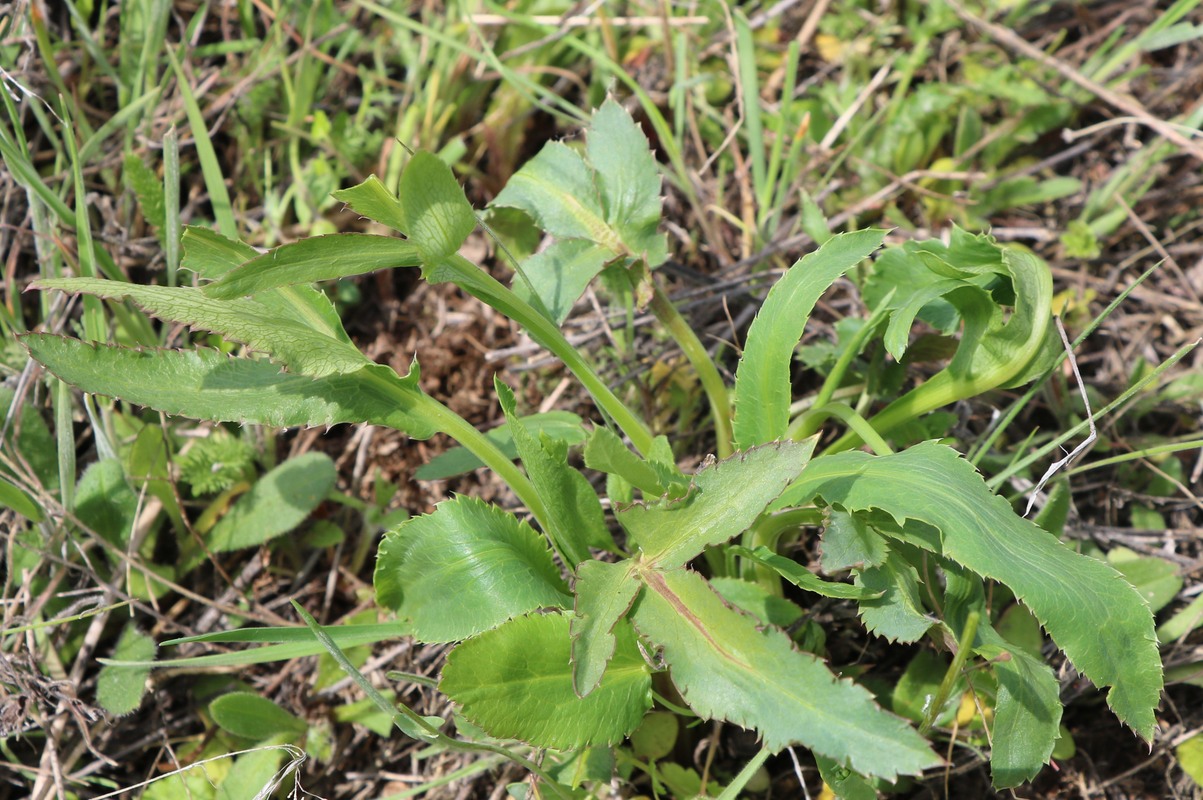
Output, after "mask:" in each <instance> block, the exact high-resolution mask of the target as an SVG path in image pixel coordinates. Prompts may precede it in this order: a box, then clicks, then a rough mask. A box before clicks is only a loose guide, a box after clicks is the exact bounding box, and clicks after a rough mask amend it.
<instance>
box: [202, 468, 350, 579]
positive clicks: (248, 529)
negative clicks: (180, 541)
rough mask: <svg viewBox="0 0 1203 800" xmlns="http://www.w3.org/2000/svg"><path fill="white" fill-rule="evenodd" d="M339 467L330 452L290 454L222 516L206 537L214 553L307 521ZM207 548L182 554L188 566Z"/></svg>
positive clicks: (256, 543)
mask: <svg viewBox="0 0 1203 800" xmlns="http://www.w3.org/2000/svg"><path fill="white" fill-rule="evenodd" d="M337 477H338V472H337V470H336V469H335V468H334V462H333V461H331V460H330V457H329V456H327V455H326V454H325V453H318V452H310V453H304V454H302V455H299V456H295V457H293V458H290V459H288V460H287V461H285V462H284V463H283V464H281V465H279V466H278V467H276V468H275V469H273V470H271V471H270V472H268V473H267V474H265V475H263V476H261V477H260V478H259V479H258V480H257V481H255V485H254V486H252V487H251V490H250V491H249V492H247V493H246V494H244V495H242V497H239V498H238V501H237V502H236V503H234V505H233V507H231V508H230V510H229V511H228V512H227V513H226V515H225V516H224V517H222V518H221V519H220V520H218V522H217V524H216V525H214V526H213V530H211V531H210V532H209V535H208V536H207V537H206V538H205V546H206V547H207V548H208V549H209V550H210V552H213V553H226V552H229V551H231V550H241V549H244V548H247V547H258V546H259V545H261V544H263V543H264V542H268V541H271V540H272V539H274V538H276V537H277V536H282V535H284V534H285V533H288V532H289V531H291V530H292V529H293V528H295V527H297V526H298V525H300V524H301V523H302V522H304V520H305V518H306V517H308V516H309V515H310V513H312V512H313V509H315V508H317V506H318V504H320V503H321V502H322V501H323V500H325V499H326V497H327V496H328V495H329V494H330V490H331V489H333V488H334V481H335V480H336V479H337ZM204 559H205V553H204V551H200V550H198V551H194V552H190V553H185V554H184V555H182V556H181V559H180V560H181V563H182V565H183V566H182V569H183V570H184V571H187V570H189V569H192V568H193V567H195V566H196V565H197V564H199V563H200V562H202V561H204Z"/></svg>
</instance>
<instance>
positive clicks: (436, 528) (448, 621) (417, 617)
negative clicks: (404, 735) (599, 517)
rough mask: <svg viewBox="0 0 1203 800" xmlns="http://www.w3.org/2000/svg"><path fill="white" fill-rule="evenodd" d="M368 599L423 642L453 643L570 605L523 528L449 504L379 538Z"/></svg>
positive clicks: (466, 505) (546, 557)
mask: <svg viewBox="0 0 1203 800" xmlns="http://www.w3.org/2000/svg"><path fill="white" fill-rule="evenodd" d="M375 585H376V600H377V602H378V603H379V604H380V605H382V606H384V607H385V608H391V609H395V610H396V611H397V612H398V613H399V614H400V615H401V616H402V617H403V618H408V619H411V620H412V621H413V630H414V636H415V637H417V638H418V639H420V640H421V641H424V642H454V641H459V640H461V639H466V638H468V637H469V636H473V635H475V634H477V633H480V632H481V631H485V630H488V629H490V628H495V627H497V626H498V625H500V624H502V623H503V622H505V621H506V620H508V619H510V618H511V617H514V616H517V615H519V614H525V613H526V612H528V611H533V610H535V609H540V608H565V607H567V606H568V604H569V603H570V602H571V599H570V595H569V592H568V587H567V586H566V585H565V584H564V581H563V579H561V577H560V573H559V570H558V569H557V568H556V565H555V562H554V561H553V560H552V554H551V551H550V550H548V549H547V545H546V543H545V542H544V540H543V538H542V537H541V536H539V534H537V533H535V531H534V529H532V528H531V527H530V526H529V525H527V524H526V523H525V522H522V521H521V520H519V519H518V518H517V517H515V516H513V515H512V514H508V513H506V512H505V511H502V510H501V509H499V508H496V507H495V506H492V505H489V504H487V503H484V502H482V501H480V500H477V499H475V498H471V497H457V498H455V499H454V500H447V501H445V502H442V503H439V504H438V506H436V507H435V510H434V513H432V514H427V515H424V516H421V517H415V518H413V519H411V520H409V521H407V522H404V523H402V524H401V525H400V526H399V527H398V528H397V529H396V530H393V531H390V532H388V533H387V534H385V537H384V540H383V541H382V542H381V543H380V549H379V551H378V553H377V556H376V573H375Z"/></svg>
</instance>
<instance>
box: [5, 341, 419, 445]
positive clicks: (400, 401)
mask: <svg viewBox="0 0 1203 800" xmlns="http://www.w3.org/2000/svg"><path fill="white" fill-rule="evenodd" d="M20 341H21V343H22V344H24V345H25V347H26V348H28V349H29V352H30V355H32V356H33V358H34V359H35V360H36V361H39V362H40V363H42V364H44V365H45V366H46V368H47V369H48V370H50V371H51V372H52V373H54V374H55V375H57V376H58V377H59V378H62V379H63V380H64V381H66V382H67V383H70V384H72V385H74V386H78V387H80V388H81V389H83V390H84V391H85V392H92V393H94V394H101V395H106V396H108V397H116V398H118V399H120V400H124V401H126V402H129V403H134V404H135V405H140V406H148V407H150V408H154V409H156V410H158V411H163V412H165V413H167V414H180V415H183V416H187V417H191V418H193V419H206V420H212V421H214V422H239V423H257V424H260V425H271V426H274V427H277V428H289V427H294V426H298V425H304V426H311V425H334V424H336V423H339V422H369V423H372V424H376V425H386V426H388V427H391V428H396V429H397V430H402V431H405V432H406V433H407V434H408V435H409V436H411V437H412V438H415V439H427V438H429V437H430V436H432V435H433V434H434V433H435V431H436V430H437V428H436V426H435V425H434V424H433V422H432V421H431V419H430V417H429V416H428V415H427V413H426V412H425V410H424V402H425V395H423V394H422V393H421V391H420V390H419V389H418V388H417V386H418V371H417V369H416V367H415V369H413V370H411V372H410V374H409V375H406V376H405V377H403V378H402V377H399V376H398V375H397V374H396V373H395V372H393V371H392V370H391V369H389V368H388V367H385V366H380V365H376V364H370V365H368V366H366V367H364V368H362V369H360V370H359V371H357V372H353V373H348V374H343V375H331V376H328V377H325V378H317V379H314V378H310V377H307V376H304V375H290V374H287V373H284V372H281V371H280V368H279V367H278V366H277V365H274V364H271V363H269V362H267V361H252V360H250V359H244V358H230V357H229V356H227V355H225V354H223V353H219V352H217V351H216V350H208V349H205V348H197V349H194V350H184V351H177V350H131V349H128V348H123V347H113V346H109V345H96V344H92V343H87V342H81V341H80V340H78V339H69V338H66V337H62V336H54V335H51V334H36V333H34V334H27V335H24V336H22V337H21V338H20Z"/></svg>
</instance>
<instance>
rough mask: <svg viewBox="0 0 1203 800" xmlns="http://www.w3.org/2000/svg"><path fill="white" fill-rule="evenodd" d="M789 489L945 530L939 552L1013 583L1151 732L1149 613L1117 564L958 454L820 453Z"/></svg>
mask: <svg viewBox="0 0 1203 800" xmlns="http://www.w3.org/2000/svg"><path fill="white" fill-rule="evenodd" d="M788 494H789V495H790V496H791V497H792V498H798V497H805V498H811V497H815V496H816V495H817V496H820V497H822V498H823V499H824V500H825V501H826V502H828V503H831V504H833V505H838V506H841V507H843V508H845V509H847V510H850V511H868V510H870V509H881V510H882V511H885V512H886V513H888V514H889V515H890V516H891V517H893V518H894V520H895V521H896V522H897V523H898V524H899V525H903V526H905V523H906V521H907V520H915V521H918V522H922V523H925V524H926V525H929V526H935V528H936V529H937V530H938V531H940V532H941V537H940V538H941V542H940V543H939V544H933V543H932V542H931V541H927V543H926V544H924V543H923V542H922V541H921V540H920V539H917V538H915V537H911V539H910V541H912V542H913V543H916V544H919V545H920V546H924V547H926V549H933V547H935V548H939V547H942V549H943V554H944V555H946V556H948V557H949V558H951V559H952V560H953V561H956V562H958V563H960V564H963V565H965V566H966V567H968V568H969V569H970V570H972V571H973V572H976V573H977V574H979V575H983V576H985V577H988V578H993V579H995V580H998V581H1000V582H1002V583H1005V584H1007V585H1008V586H1009V587H1011V589H1012V590H1013V591H1014V592H1015V595H1016V597H1018V598H1019V599H1020V600H1022V601H1023V603H1024V604H1025V605H1026V606H1028V608H1029V609H1030V610H1031V611H1032V613H1033V614H1034V615H1035V616H1036V618H1037V619H1039V620H1040V622H1041V624H1042V625H1044V627H1045V630H1047V631H1048V632H1049V634H1050V635H1051V636H1052V637H1053V639H1054V640H1055V641H1056V642H1057V645H1058V646H1059V647H1060V648H1061V649H1062V650H1064V651H1065V653H1066V655H1067V656H1069V658H1070V660H1071V661H1073V663H1074V665H1075V666H1076V667H1077V668H1078V669H1079V670H1081V671H1082V672H1083V673H1084V674H1085V675H1086V676H1087V677H1088V678H1090V680H1091V681H1093V682H1094V683H1095V684H1096V685H1098V686H1106V687H1110V692H1109V693H1108V696H1107V703H1108V705H1109V706H1111V708H1112V710H1113V711H1115V713H1116V715H1117V716H1118V717H1119V718H1120V719H1121V720H1123V721H1124V722H1126V723H1127V724H1128V725H1130V726H1131V727H1132V728H1133V729H1134V730H1135V731H1136V732H1137V733H1138V734H1139V735H1140V736H1142V737H1143V738H1145V739H1148V738H1149V737H1151V736H1152V733H1153V729H1154V726H1155V720H1154V716H1153V709H1154V708H1155V707H1156V705H1157V702H1158V698H1159V697H1160V692H1161V686H1162V671H1161V659H1160V657H1159V655H1158V651H1157V638H1156V635H1155V633H1154V630H1153V615H1152V613H1150V611H1149V609H1148V606H1147V605H1146V604H1145V603H1144V600H1143V599H1142V598H1141V596H1140V594H1139V593H1138V592H1137V591H1136V590H1135V589H1133V588H1132V586H1131V585H1130V584H1128V583H1127V582H1125V581H1124V580H1123V578H1122V577H1121V576H1120V575H1119V573H1118V572H1116V571H1115V570H1114V569H1113V568H1112V567H1110V566H1108V565H1107V564H1105V563H1103V562H1101V561H1098V560H1096V559H1092V558H1089V557H1087V556H1082V555H1079V554H1077V553H1075V552H1073V551H1071V550H1070V549H1069V548H1067V547H1065V545H1063V544H1062V543H1061V542H1059V541H1058V540H1056V539H1055V538H1053V537H1052V536H1050V535H1049V534H1048V533H1046V532H1045V531H1043V530H1041V529H1040V528H1039V527H1037V526H1036V525H1034V524H1033V523H1031V522H1028V521H1027V520H1024V519H1022V518H1020V517H1018V516H1016V514H1015V513H1014V511H1012V509H1011V508H1010V506H1008V505H1007V503H1006V501H1005V500H1004V499H1002V498H1001V497H998V496H997V495H995V494H993V493H992V492H990V490H989V489H988V488H987V487H986V485H985V483H984V481H982V479H981V476H980V475H979V474H978V473H977V472H976V471H975V470H974V469H973V467H972V465H970V464H969V463H968V462H966V461H965V460H964V459H962V458H960V456H958V455H957V453H956V451H954V450H952V449H951V448H948V447H945V446H943V445H939V444H936V443H934V442H925V443H923V444H920V445H916V446H915V447H912V448H910V449H909V450H906V451H903V452H901V453H896V454H894V455H890V456H876V457H875V456H870V455H869V454H867V453H863V452H859V451H857V452H847V453H839V454H837V455H834V456H825V457H823V458H820V459H815V460H814V461H813V462H811V464H810V465H809V466H808V468H807V470H806V471H804V472H803V475H802V479H801V480H800V481H799V483H798V484H795V486H794V487H791V489H790V490H789V492H788Z"/></svg>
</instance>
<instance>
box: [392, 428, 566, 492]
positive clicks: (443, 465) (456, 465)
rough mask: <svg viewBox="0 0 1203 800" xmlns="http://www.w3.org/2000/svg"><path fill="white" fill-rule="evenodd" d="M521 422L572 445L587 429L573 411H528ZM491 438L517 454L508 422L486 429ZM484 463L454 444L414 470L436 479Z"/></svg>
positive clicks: (426, 478) (512, 455)
mask: <svg viewBox="0 0 1203 800" xmlns="http://www.w3.org/2000/svg"><path fill="white" fill-rule="evenodd" d="M521 420H522V424H523V425H524V426H525V427H526V429H527V430H528V431H530V433H531V435H532V436H539V437H541V436H548V437H550V438H552V439H555V440H557V441H560V442H563V443H565V444H567V445H569V446H572V445H578V444H580V443H581V442H583V441H585V431H584V430H583V429H582V428H581V418H580V417H579V416H577V415H576V414H573V413H572V412H571V411H546V412H543V413H540V414H527V415H526V416H523V417H521ZM485 436H486V437H488V439H489V441H491V442H492V443H493V444H495V445H497V447H498V449H499V450H501V452H502V453H504V454H505V457H506V458H508V459H511V460H513V459H515V458H517V457H518V448H517V447H515V446H514V437H513V436H512V435H511V434H510V426H509V423H508V422H503V423H502V424H500V425H498V426H497V427H496V428H493V429H492V430H490V431H487V432H486V433H485ZM484 465H485V464H484V462H483V461H481V460H480V459H479V458H477V457H476V456H475V455H474V454H473V453H472V451H470V450H468V448H466V447H452V448H449V449H447V450H445V451H443V452H442V453H439V454H438V455H437V456H435V457H434V458H432V459H430V461H428V462H426V463H425V464H423V465H422V466H420V467H418V468H417V469H416V470H415V471H414V477H415V478H417V479H418V480H420V481H437V480H443V479H444V478H454V477H455V476H456V475H463V474H464V473H466V472H471V471H472V470H474V469H479V468H480V467H483V466H484Z"/></svg>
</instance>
